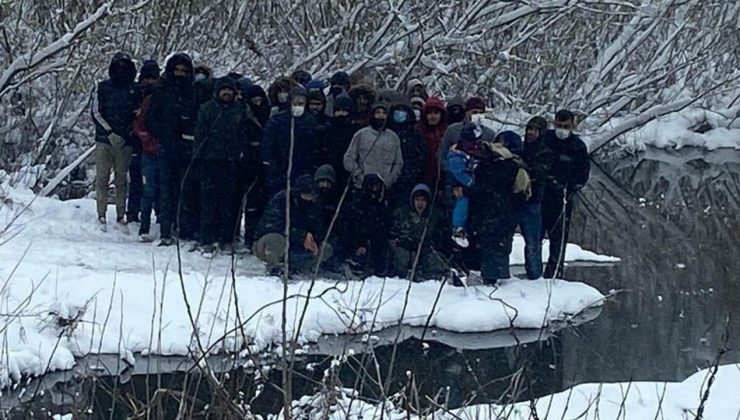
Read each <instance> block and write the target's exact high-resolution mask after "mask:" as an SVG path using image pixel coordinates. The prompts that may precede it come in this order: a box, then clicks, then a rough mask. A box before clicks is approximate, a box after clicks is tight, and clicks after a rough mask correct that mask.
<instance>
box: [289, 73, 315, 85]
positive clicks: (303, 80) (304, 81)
mask: <svg viewBox="0 0 740 420" xmlns="http://www.w3.org/2000/svg"><path fill="white" fill-rule="evenodd" d="M290 78H291V79H293V80H295V81H296V82H298V83H300V84H301V85H303V86H306V87H308V82H310V81H311V73H309V72H307V71H305V70H296V71H294V72H293V74H291V75H290Z"/></svg>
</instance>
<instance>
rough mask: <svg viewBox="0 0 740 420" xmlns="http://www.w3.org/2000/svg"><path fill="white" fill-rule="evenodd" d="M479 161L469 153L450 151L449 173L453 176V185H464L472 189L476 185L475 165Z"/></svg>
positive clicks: (448, 154)
mask: <svg viewBox="0 0 740 420" xmlns="http://www.w3.org/2000/svg"><path fill="white" fill-rule="evenodd" d="M476 163H477V161H476V160H475V159H473V158H472V157H470V155H468V154H467V153H465V152H463V151H461V150H456V149H450V151H449V153H447V165H446V166H447V171H448V172H449V173H450V174H452V178H453V179H452V184H453V185H455V184H458V183H459V184H462V185H463V186H464V187H467V188H470V187H472V186H473V185H474V184H475V175H474V173H473V171H474V170H475V165H476Z"/></svg>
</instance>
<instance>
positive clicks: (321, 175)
mask: <svg viewBox="0 0 740 420" xmlns="http://www.w3.org/2000/svg"><path fill="white" fill-rule="evenodd" d="M324 179H325V180H328V181H331V183H332V184H336V183H337V173H336V172H335V171H334V168H333V167H332V166H331V165H329V164H328V163H327V164H324V165H321V166H319V169H316V173H315V174H314V176H313V181H314V182H319V181H321V180H324Z"/></svg>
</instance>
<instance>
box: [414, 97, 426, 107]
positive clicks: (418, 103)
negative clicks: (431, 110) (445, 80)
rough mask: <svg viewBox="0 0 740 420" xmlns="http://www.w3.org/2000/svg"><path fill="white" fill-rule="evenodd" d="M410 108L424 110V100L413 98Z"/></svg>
mask: <svg viewBox="0 0 740 420" xmlns="http://www.w3.org/2000/svg"><path fill="white" fill-rule="evenodd" d="M411 106H412V107H414V108H419V109H421V108H424V98H421V97H419V96H414V97H413V98H411Z"/></svg>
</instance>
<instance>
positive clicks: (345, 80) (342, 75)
mask: <svg viewBox="0 0 740 420" xmlns="http://www.w3.org/2000/svg"><path fill="white" fill-rule="evenodd" d="M329 82H330V83H333V84H335V85H343V86H349V84H350V83H349V74H347V73H346V72H343V71H338V72H336V73H334V74H333V75H332V76H331V79H329Z"/></svg>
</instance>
